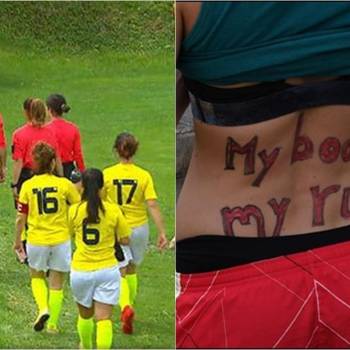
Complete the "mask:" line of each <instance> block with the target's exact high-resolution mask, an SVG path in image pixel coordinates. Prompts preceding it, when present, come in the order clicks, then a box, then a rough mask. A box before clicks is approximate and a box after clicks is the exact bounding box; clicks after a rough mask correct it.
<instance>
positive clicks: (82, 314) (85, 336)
mask: <svg viewBox="0 0 350 350" xmlns="http://www.w3.org/2000/svg"><path fill="white" fill-rule="evenodd" d="M77 305H78V309H79V316H78V323H77V328H78V334H79V339H80V347H81V348H83V349H92V348H93V344H92V335H93V332H94V319H93V316H94V306H91V307H85V306H84V305H81V304H79V303H77Z"/></svg>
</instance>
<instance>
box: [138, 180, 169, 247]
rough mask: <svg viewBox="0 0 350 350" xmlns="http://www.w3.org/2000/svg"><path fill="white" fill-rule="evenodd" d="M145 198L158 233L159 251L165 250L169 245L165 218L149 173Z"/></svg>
mask: <svg viewBox="0 0 350 350" xmlns="http://www.w3.org/2000/svg"><path fill="white" fill-rule="evenodd" d="M144 196H145V201H146V203H147V207H148V211H149V213H150V215H151V217H152V220H153V222H154V223H155V225H156V228H157V231H158V239H157V246H158V248H159V249H164V248H165V247H166V246H167V244H168V240H167V237H166V232H165V226H164V222H163V217H162V214H161V212H160V208H159V206H158V202H157V194H156V191H155V189H154V185H153V179H152V176H151V175H150V174H149V173H147V182H146V187H145V192H144Z"/></svg>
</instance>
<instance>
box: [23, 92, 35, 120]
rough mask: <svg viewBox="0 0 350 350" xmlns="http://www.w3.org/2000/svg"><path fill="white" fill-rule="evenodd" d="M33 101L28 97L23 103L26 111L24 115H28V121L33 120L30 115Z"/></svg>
mask: <svg viewBox="0 0 350 350" xmlns="http://www.w3.org/2000/svg"><path fill="white" fill-rule="evenodd" d="M33 100H34V98H33V97H27V98H26V99H25V101H24V102H23V110H24V113H25V114H26V116H27V118H28V121H31V120H32V117H31V115H30V106H31V104H32V101H33Z"/></svg>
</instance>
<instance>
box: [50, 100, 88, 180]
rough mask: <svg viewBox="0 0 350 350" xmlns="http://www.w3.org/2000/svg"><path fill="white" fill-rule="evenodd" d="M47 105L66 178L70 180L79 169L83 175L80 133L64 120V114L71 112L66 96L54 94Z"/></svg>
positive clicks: (83, 164) (74, 126) (72, 124)
mask: <svg viewBox="0 0 350 350" xmlns="http://www.w3.org/2000/svg"><path fill="white" fill-rule="evenodd" d="M46 105H47V107H48V109H49V112H50V114H51V117H52V126H53V128H54V131H55V133H56V135H57V139H58V142H59V143H60V149H61V160H62V165H63V172H64V176H65V177H67V178H68V179H69V178H70V177H71V174H72V171H73V170H75V169H78V170H79V171H80V172H81V173H82V172H83V171H84V170H85V163H84V157H83V151H82V148H81V139H80V132H79V129H78V127H77V126H76V125H75V124H74V123H72V122H69V121H67V120H65V119H64V118H63V113H68V112H69V111H70V107H69V106H68V105H67V102H66V99H65V97H64V96H62V95H60V94H52V95H50V96H49V97H48V98H47V100H46Z"/></svg>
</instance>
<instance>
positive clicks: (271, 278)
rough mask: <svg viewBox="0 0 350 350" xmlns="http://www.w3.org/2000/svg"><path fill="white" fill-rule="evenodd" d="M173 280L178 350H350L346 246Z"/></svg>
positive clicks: (348, 256)
mask: <svg viewBox="0 0 350 350" xmlns="http://www.w3.org/2000/svg"><path fill="white" fill-rule="evenodd" d="M179 278H180V281H179V282H180V294H179V296H178V297H177V302H176V309H177V315H176V343H177V348H350V242H346V243H339V244H334V245H330V246H326V247H322V248H318V249H313V250H309V251H307V252H303V253H297V254H291V255H286V256H282V257H278V258H273V259H268V260H262V261H258V262H254V263H251V264H247V265H242V266H238V267H233V268H228V269H224V270H220V271H215V272H208V273H197V274H188V275H184V274H182V275H180V276H179Z"/></svg>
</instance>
